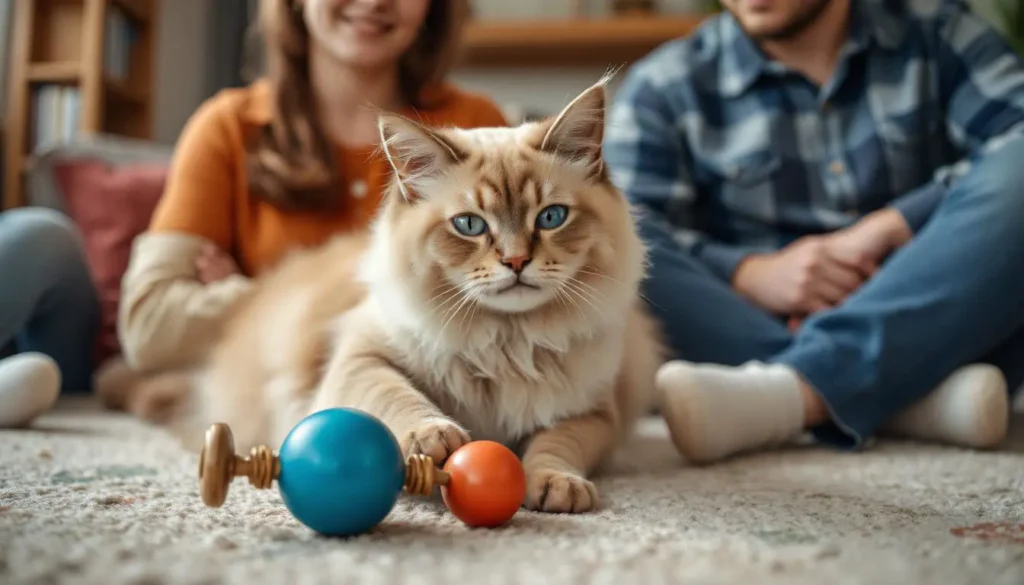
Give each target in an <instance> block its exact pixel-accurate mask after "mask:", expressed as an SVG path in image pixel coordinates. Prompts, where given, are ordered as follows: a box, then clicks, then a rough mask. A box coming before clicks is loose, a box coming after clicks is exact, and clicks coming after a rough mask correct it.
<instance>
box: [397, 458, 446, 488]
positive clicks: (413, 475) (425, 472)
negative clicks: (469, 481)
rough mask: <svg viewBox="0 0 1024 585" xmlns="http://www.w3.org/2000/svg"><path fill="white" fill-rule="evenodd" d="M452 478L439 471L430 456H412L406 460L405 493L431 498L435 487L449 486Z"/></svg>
mask: <svg viewBox="0 0 1024 585" xmlns="http://www.w3.org/2000/svg"><path fill="white" fill-rule="evenodd" d="M449 480H451V476H449V475H448V472H447V471H444V470H441V469H438V468H437V466H436V465H434V460H433V459H431V458H430V456H429V455H423V454H419V455H410V456H409V457H408V458H407V459H406V460H405V491H406V492H408V493H410V494H412V495H416V496H429V495H430V492H432V491H433V490H434V486H438V485H448V481H449Z"/></svg>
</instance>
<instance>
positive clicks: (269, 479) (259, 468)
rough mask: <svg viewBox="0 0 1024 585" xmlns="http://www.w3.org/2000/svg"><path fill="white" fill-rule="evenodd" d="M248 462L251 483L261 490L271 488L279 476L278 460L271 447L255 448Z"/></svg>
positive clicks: (261, 446)
mask: <svg viewBox="0 0 1024 585" xmlns="http://www.w3.org/2000/svg"><path fill="white" fill-rule="evenodd" d="M247 461H248V463H249V470H248V473H247V474H246V475H248V476H249V483H251V484H252V485H253V486H255V487H256V488H257V489H261V490H265V489H268V488H270V486H271V485H272V484H273V482H274V479H275V478H276V477H277V476H278V469H277V466H278V459H277V457H276V456H275V455H274V452H273V451H272V450H271V449H270V447H267V446H266V445H260V446H258V447H253V448H252V451H250V452H249V457H248V458H247Z"/></svg>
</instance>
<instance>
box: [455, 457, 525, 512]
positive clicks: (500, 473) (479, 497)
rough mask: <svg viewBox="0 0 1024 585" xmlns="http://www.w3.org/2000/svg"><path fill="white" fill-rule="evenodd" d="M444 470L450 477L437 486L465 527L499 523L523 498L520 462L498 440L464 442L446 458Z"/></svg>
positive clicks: (515, 510) (523, 482) (523, 478)
mask: <svg viewBox="0 0 1024 585" xmlns="http://www.w3.org/2000/svg"><path fill="white" fill-rule="evenodd" d="M444 470H445V471H447V472H448V474H449V475H450V479H449V481H448V485H446V486H442V487H441V497H442V498H444V503H445V505H446V506H448V509H449V510H451V512H452V514H454V515H455V517H456V518H458V519H459V520H462V521H463V522H465V523H466V524H467V525H469V526H474V527H486V528H493V527H496V526H501V525H502V524H504V523H506V522H508V521H509V520H510V519H511V518H512V517H513V516H515V514H516V512H517V511H518V510H519V507H520V506H522V504H523V499H524V498H525V497H526V473H525V472H524V471H523V465H522V463H520V462H519V458H518V457H516V454H515V453H513V452H512V451H511V450H510V449H509V448H508V447H505V446H504V445H502V444H501V443H496V442H494V441H472V442H470V443H467V444H465V445H463V446H462V447H460V448H458V449H456V450H455V452H454V453H452V454H451V456H450V457H448V460H447V461H446V462H445V464H444Z"/></svg>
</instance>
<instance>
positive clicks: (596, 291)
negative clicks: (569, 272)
mask: <svg viewBox="0 0 1024 585" xmlns="http://www.w3.org/2000/svg"><path fill="white" fill-rule="evenodd" d="M566 280H571V281H572V282H574V283H575V284H576V286H581V287H586V289H587V290H589V291H590V292H591V293H592V294H593V295H594V296H598V297H601V300H604V301H606V300H608V297H606V296H605V295H604V293H603V292H601V290H600V289H599V288H597V287H596V286H594V285H592V284H590V283H588V282H583V281H582V280H580V279H578V278H576V277H575V276H569V277H567V278H566Z"/></svg>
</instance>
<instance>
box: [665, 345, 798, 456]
mask: <svg viewBox="0 0 1024 585" xmlns="http://www.w3.org/2000/svg"><path fill="white" fill-rule="evenodd" d="M656 385H657V387H658V391H659V392H660V394H661V399H662V413H663V416H664V417H665V422H666V424H667V425H668V428H669V432H670V433H671V435H672V440H673V442H674V443H675V445H676V448H677V449H679V452H680V453H682V455H683V456H684V457H686V459H687V460H689V461H690V462H691V463H697V464H700V463H709V462H711V461H714V460H716V459H722V458H725V457H728V456H730V455H733V454H738V453H741V452H744V451H752V450H757V449H763V448H768V447H774V446H778V445H781V444H783V443H786V442H788V441H790V440H793V439H795V438H796V437H797V436H799V435H800V434H801V433H802V432H803V422H804V406H803V397H802V396H801V393H800V378H799V377H798V376H797V374H796V372H794V371H793V370H792V369H790V368H788V367H786V366H782V365H765V364H763V363H758V362H751V363H748V364H744V365H743V366H740V367H726V366H719V365H712V364H701V365H698V364H692V363H688V362H684V361H672V362H669V363H667V364H665V365H663V366H662V367H661V369H660V370H659V371H658V375H657V381H656Z"/></svg>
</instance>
